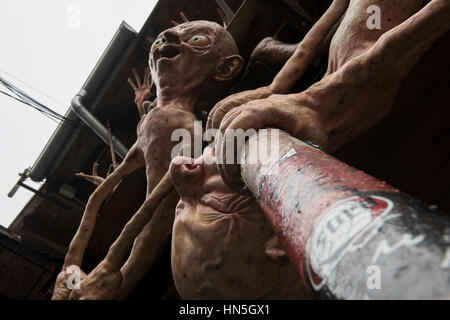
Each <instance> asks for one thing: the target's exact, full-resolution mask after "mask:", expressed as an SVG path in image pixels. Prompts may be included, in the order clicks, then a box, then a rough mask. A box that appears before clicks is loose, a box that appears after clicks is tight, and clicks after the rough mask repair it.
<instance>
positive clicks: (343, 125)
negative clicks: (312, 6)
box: [207, 0, 450, 187]
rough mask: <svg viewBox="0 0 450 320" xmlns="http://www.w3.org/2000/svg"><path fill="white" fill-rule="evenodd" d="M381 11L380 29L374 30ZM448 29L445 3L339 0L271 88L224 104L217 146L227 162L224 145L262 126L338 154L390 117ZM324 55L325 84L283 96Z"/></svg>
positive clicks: (272, 46)
mask: <svg viewBox="0 0 450 320" xmlns="http://www.w3.org/2000/svg"><path fill="white" fill-rule="evenodd" d="M425 4H426V5H425ZM377 12H378V13H379V14H380V15H379V18H380V25H379V26H377V25H375V26H374V25H373V24H371V22H372V20H371V19H373V18H374V17H373V15H374V13H375V14H376V13H377ZM375 18H377V17H375ZM449 29H450V1H448V0H431V1H423V0H390V1H383V0H334V1H333V3H332V5H331V6H330V8H329V9H328V10H327V12H326V13H325V14H324V15H323V17H322V18H321V19H320V20H319V21H318V22H317V23H316V24H315V25H314V27H313V28H312V29H311V31H310V32H309V33H308V34H307V35H306V36H305V38H304V39H303V40H302V42H301V43H300V44H299V45H298V46H297V47H296V49H295V52H294V53H293V55H292V57H291V58H290V59H289V60H288V61H287V62H286V64H285V65H284V67H283V68H282V70H281V71H280V72H279V73H278V75H277V76H276V77H275V79H274V80H273V82H272V84H271V85H270V86H267V87H262V88H259V89H257V90H253V91H247V92H242V93H238V94H235V95H232V96H230V97H228V98H226V99H225V100H223V101H221V102H220V103H219V104H217V105H216V106H215V107H214V109H213V110H212V111H211V112H210V118H209V120H208V125H207V127H208V128H220V130H221V132H222V133H224V134H225V139H224V140H223V143H222V144H221V145H220V146H217V147H218V148H220V149H218V150H220V151H222V152H221V153H222V154H224V155H225V154H227V152H228V151H226V146H227V143H228V142H227V141H228V140H230V139H234V137H233V132H232V129H238V128H240V129H243V130H246V129H249V128H253V129H260V128H262V127H278V128H280V129H283V130H284V131H287V132H289V133H290V134H292V135H293V136H295V137H297V138H299V139H300V140H303V141H308V140H309V141H311V142H312V143H314V144H316V145H319V146H320V147H321V148H322V149H324V150H325V151H327V152H334V151H335V150H337V149H338V148H340V147H341V146H342V145H344V144H345V143H346V142H347V141H349V140H350V139H352V138H354V137H356V136H358V135H359V134H361V133H362V132H364V131H365V130H367V129H369V128H370V127H372V126H373V125H374V124H375V123H377V122H378V121H380V120H381V119H382V118H383V117H385V116H386V115H387V114H388V113H389V111H390V109H391V107H392V105H393V103H394V101H395V98H396V95H397V92H398V90H399V88H400V86H401V83H402V81H403V79H405V78H406V76H407V75H408V74H409V73H410V71H411V69H412V68H413V67H414V65H415V64H416V62H417V61H418V59H419V58H420V57H421V56H422V55H423V54H424V53H425V52H426V51H427V50H428V49H429V48H430V46H431V45H432V44H433V43H434V42H435V41H436V40H437V39H439V38H440V37H441V36H442V35H444V34H445V33H446V32H447V31H448V30H449ZM323 49H325V50H323ZM290 50H292V46H284V45H282V44H281V43H280V42H277V41H275V40H270V39H266V40H264V41H263V42H262V43H261V44H260V45H259V46H258V47H257V49H256V50H255V52H254V55H253V57H254V58H256V57H262V58H265V59H268V60H272V61H274V62H280V61H279V58H283V57H287V56H289V53H288V52H289V51H290ZM326 51H328V53H329V60H328V70H327V72H326V74H325V75H324V77H323V78H322V80H321V81H319V82H317V83H315V84H313V85H312V86H311V87H310V88H308V89H307V90H305V91H303V92H301V93H296V94H286V93H287V92H289V90H290V89H291V88H292V87H293V85H294V84H295V82H296V81H297V80H298V79H299V78H301V77H302V75H303V73H304V71H305V70H306V68H307V67H308V65H309V64H310V63H311V62H312V61H313V60H314V59H315V58H316V57H318V56H319V55H320V54H322V53H324V52H326ZM274 57H276V58H274ZM230 110H231V111H230ZM225 115H226V116H225ZM230 145H231V144H230ZM235 163H236V162H235ZM220 170H221V174H222V176H223V178H224V180H225V182H226V183H227V184H228V185H229V186H234V187H242V182H241V181H240V177H239V167H238V166H237V165H235V164H234V165H231V164H226V165H220Z"/></svg>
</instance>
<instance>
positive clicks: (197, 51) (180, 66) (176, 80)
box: [149, 20, 244, 98]
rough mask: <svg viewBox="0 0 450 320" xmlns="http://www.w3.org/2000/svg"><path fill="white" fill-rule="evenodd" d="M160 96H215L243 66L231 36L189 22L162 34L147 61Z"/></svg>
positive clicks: (217, 27) (213, 26) (215, 27)
mask: <svg viewBox="0 0 450 320" xmlns="http://www.w3.org/2000/svg"><path fill="white" fill-rule="evenodd" d="M149 65H150V70H151V73H152V79H153V81H154V83H155V85H156V87H157V91H158V97H161V95H167V94H170V95H177V96H180V95H183V96H186V97H187V96H189V97H193V96H201V97H205V96H208V97H210V98H213V97H216V96H218V95H219V94H221V93H222V91H223V90H224V89H225V88H226V87H227V86H226V85H225V84H227V83H228V82H229V81H231V80H233V79H235V78H236V76H237V75H238V74H239V72H240V71H241V70H242V68H243V66H244V60H243V59H242V57H241V56H239V50H238V48H237V45H236V42H235V41H234V39H233V37H232V36H231V34H230V33H229V32H228V31H227V30H226V29H225V28H223V27H222V26H221V25H219V24H217V23H215V22H210V21H203V20H202V21H192V22H187V23H183V24H180V25H177V26H175V27H173V28H170V29H167V30H165V31H164V32H162V33H161V34H160V35H159V36H158V38H157V39H156V40H155V41H154V43H153V45H152V49H151V53H150V60H149Z"/></svg>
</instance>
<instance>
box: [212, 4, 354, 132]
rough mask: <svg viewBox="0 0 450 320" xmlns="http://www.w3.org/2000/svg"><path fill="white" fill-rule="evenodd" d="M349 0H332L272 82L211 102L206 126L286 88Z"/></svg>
mask: <svg viewBox="0 0 450 320" xmlns="http://www.w3.org/2000/svg"><path fill="white" fill-rule="evenodd" d="M349 2H350V0H334V1H333V3H332V4H331V6H330V7H329V8H328V10H327V11H326V12H325V14H324V15H323V16H322V17H321V18H320V19H319V21H317V23H316V24H315V25H314V26H313V27H312V28H311V30H310V31H309V32H308V34H307V35H306V36H305V38H304V39H303V40H302V41H301V42H300V44H299V45H298V47H297V48H296V50H295V52H294V54H293V55H292V57H291V58H290V59H289V60H288V61H287V62H286V64H285V65H284V66H283V68H282V69H281V71H280V72H279V73H278V74H277V76H276V77H275V79H274V80H273V82H272V84H270V85H269V86H267V87H262V88H259V89H256V90H250V91H244V92H240V93H237V94H234V95H231V96H229V97H228V98H226V99H224V100H222V101H221V102H219V103H218V104H216V105H215V106H214V108H213V109H212V110H211V112H210V114H209V117H208V124H207V128H208V129H212V128H214V129H218V128H219V126H220V122H221V121H222V119H223V117H224V116H225V114H227V113H228V111H230V110H231V109H233V108H235V107H237V106H240V105H243V104H245V103H247V102H249V101H252V100H257V99H263V98H267V97H269V96H271V95H272V94H282V93H286V92H288V91H289V90H290V89H291V88H292V87H293V86H294V84H295V83H296V82H297V80H299V79H300V78H301V77H302V76H303V74H304V72H305V70H306V68H307V67H308V66H309V65H310V64H311V62H312V61H313V60H314V58H315V57H316V56H317V55H318V53H319V52H320V50H321V49H323V48H322V46H321V45H322V44H323V43H324V41H326V39H327V37H328V36H329V35H330V32H331V31H332V30H333V29H334V27H335V26H336V24H337V23H338V22H339V20H340V19H341V18H342V17H343V15H344V14H345V12H346V11H347V8H348V5H349Z"/></svg>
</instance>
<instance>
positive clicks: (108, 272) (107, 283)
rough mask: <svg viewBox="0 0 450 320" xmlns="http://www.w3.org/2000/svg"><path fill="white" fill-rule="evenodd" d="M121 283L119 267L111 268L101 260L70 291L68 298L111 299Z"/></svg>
mask: <svg viewBox="0 0 450 320" xmlns="http://www.w3.org/2000/svg"><path fill="white" fill-rule="evenodd" d="M121 284H122V274H121V272H120V269H117V268H111V267H110V266H109V265H108V264H107V262H106V261H102V262H101V263H100V264H99V265H98V266H97V267H96V268H95V269H94V270H92V272H91V273H89V275H87V276H86V277H85V278H84V279H83V280H82V281H81V283H80V288H79V289H74V290H72V292H71V293H70V296H69V300H112V299H114V297H115V295H116V293H117V291H118V290H119V288H120V286H121Z"/></svg>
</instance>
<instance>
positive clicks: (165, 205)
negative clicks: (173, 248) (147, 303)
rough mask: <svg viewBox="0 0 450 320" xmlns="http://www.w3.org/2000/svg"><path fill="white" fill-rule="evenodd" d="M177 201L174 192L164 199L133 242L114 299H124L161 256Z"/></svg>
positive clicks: (167, 238) (169, 233)
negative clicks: (120, 283) (121, 280)
mask: <svg viewBox="0 0 450 320" xmlns="http://www.w3.org/2000/svg"><path fill="white" fill-rule="evenodd" d="M178 199H179V198H178V195H177V193H176V192H175V190H173V191H172V192H171V193H170V194H169V195H168V196H167V197H165V198H164V199H163V200H162V202H161V203H160V204H159V205H158V207H157V209H156V212H155V214H154V215H153V217H152V219H151V220H150V222H148V223H147V224H146V225H145V227H144V229H143V230H142V231H141V233H140V234H139V236H138V237H137V238H136V240H135V241H134V245H133V249H132V250H131V254H130V257H129V258H128V260H127V261H126V262H125V264H124V266H123V267H122V269H121V272H122V276H123V283H122V286H121V287H120V290H119V292H118V294H117V296H116V299H125V298H126V297H127V296H128V295H129V294H130V293H131V291H132V290H133V289H134V287H135V286H136V285H137V283H138V282H139V281H140V280H141V279H142V278H143V277H144V276H145V275H146V274H147V272H148V270H149V269H150V267H151V266H152V265H153V264H154V263H155V261H156V259H157V258H158V257H159V256H160V255H161V253H162V250H163V249H164V247H165V245H166V243H167V241H168V240H169V239H170V235H171V233H172V226H173V220H174V218H175V213H174V208H175V207H176V205H177V202H178Z"/></svg>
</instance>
